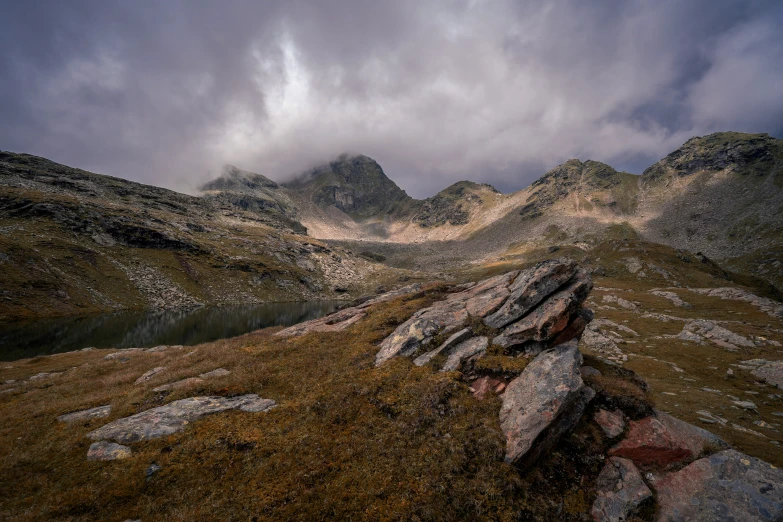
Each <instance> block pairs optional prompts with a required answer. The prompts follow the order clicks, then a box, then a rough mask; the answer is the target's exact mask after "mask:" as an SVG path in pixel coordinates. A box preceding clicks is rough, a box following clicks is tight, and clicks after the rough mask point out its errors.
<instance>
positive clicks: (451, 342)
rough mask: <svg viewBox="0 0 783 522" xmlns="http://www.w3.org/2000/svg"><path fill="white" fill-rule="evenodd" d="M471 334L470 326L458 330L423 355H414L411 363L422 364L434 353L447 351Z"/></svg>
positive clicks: (428, 360) (433, 355)
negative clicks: (414, 357)
mask: <svg viewBox="0 0 783 522" xmlns="http://www.w3.org/2000/svg"><path fill="white" fill-rule="evenodd" d="M471 335H473V332H471V330H470V328H463V329H462V330H460V331H459V332H456V333H454V334H452V335H451V337H449V338H448V339H446V340H445V341H444V342H443V344H441V345H440V346H439V347H437V348H435V349H434V350H431V351H429V352H427V353H425V354H424V355H420V356H418V357H416V359H414V360H413V364H415V365H416V366H424V365H425V364H427V363H428V362H430V361H431V360H432V359H433V357H435V356H436V355H438V354H441V353H444V352H448V351H449V350H450V349H451V348H453V347H454V346H456V345H457V344H459V343H461V342H462V341H464V340H465V339H469V338H470V336H471Z"/></svg>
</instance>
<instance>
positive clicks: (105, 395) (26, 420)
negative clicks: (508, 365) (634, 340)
mask: <svg viewBox="0 0 783 522" xmlns="http://www.w3.org/2000/svg"><path fill="white" fill-rule="evenodd" d="M441 291H442V288H441V287H435V288H430V290H429V291H428V292H425V293H423V294H419V295H417V296H413V297H412V298H403V299H398V300H396V301H394V302H391V303H386V304H384V305H383V306H380V307H375V308H374V309H372V310H371V312H370V314H369V317H368V318H367V319H366V320H364V321H362V322H360V323H359V324H357V325H354V326H353V327H351V329H350V330H349V331H348V332H341V333H332V334H310V335H307V336H304V337H301V338H295V339H290V340H281V339H277V338H273V337H270V330H266V331H259V332H256V333H253V334H249V335H245V336H242V337H238V338H235V339H230V340H225V341H220V342H216V343H210V344H206V345H202V346H200V347H198V349H197V350H198V351H197V353H196V354H194V355H191V356H189V357H183V355H182V354H183V351H167V352H158V353H140V354H135V355H130V356H129V360H128V361H127V362H126V363H124V364H123V363H122V362H120V361H119V360H112V361H105V360H103V355H104V354H105V353H106V352H105V351H94V352H77V353H73V354H67V355H61V356H56V357H46V358H43V357H41V358H36V359H30V360H27V361H19V362H17V363H14V364H11V365H9V366H6V367H4V368H3V369H2V370H0V378H2V379H9V378H16V379H19V378H26V377H29V376H30V375H33V374H35V373H37V372H40V371H51V370H65V372H64V373H62V374H59V375H58V376H55V377H52V378H51V379H50V380H41V381H33V382H32V383H30V384H22V385H21V386H20V387H19V389H18V390H17V391H15V392H11V393H8V394H5V395H4V399H3V401H2V403H0V415H2V416H3V418H4V419H6V422H4V423H3V425H2V427H0V443H1V444H2V445H3V447H5V448H7V451H5V452H3V454H2V457H0V459H1V460H0V470H1V471H2V472H1V473H0V489H2V491H3V492H4V494H3V495H2V496H1V497H0V517H2V518H9V519H14V520H75V519H78V520H106V519H107V518H111V519H117V520H123V519H126V518H141V519H142V520H159V519H168V520H239V519H241V520H247V519H250V520H272V519H274V520H320V519H335V520H347V519H352V520H448V519H468V520H520V519H521V520H553V519H558V520H587V519H588V518H586V517H588V515H587V512H588V510H589V506H590V505H591V504H592V501H593V499H594V492H593V490H592V485H593V483H594V481H595V478H596V476H597V474H598V472H599V471H600V469H601V468H602V466H603V460H602V458H601V457H600V456H599V455H600V454H601V452H603V451H605V450H606V448H607V446H608V441H606V440H605V439H604V438H603V435H602V434H601V431H600V429H599V428H598V427H597V425H595V424H594V423H593V422H592V421H590V419H591V418H592V409H591V410H589V411H588V412H587V414H586V415H585V417H584V419H585V421H584V422H583V423H582V424H581V425H580V426H579V427H578V429H577V430H575V432H574V433H573V434H572V435H571V436H569V437H568V438H567V439H565V440H564V441H563V442H562V443H561V444H560V445H559V446H558V447H557V449H556V450H555V452H554V453H553V454H552V455H551V456H550V457H548V458H547V459H546V460H545V461H543V462H541V463H540V464H539V465H538V466H536V467H535V468H534V469H533V470H532V471H531V472H529V473H525V474H522V475H521V476H520V475H519V474H518V473H517V472H516V471H515V470H514V469H513V468H512V467H511V466H509V465H507V464H505V463H504V462H503V459H502V457H503V448H504V440H503V437H502V434H501V431H500V428H499V425H498V410H499V407H500V401H499V399H497V398H490V399H487V400H485V401H482V402H479V401H477V400H475V399H474V398H473V397H472V396H471V394H470V393H469V391H468V387H467V385H466V384H465V383H464V382H462V381H461V380H460V378H459V374H458V373H440V372H436V371H433V370H432V368H430V367H423V368H416V367H414V366H413V365H412V364H411V361H410V360H409V359H398V360H394V361H391V362H390V363H389V364H387V365H385V366H384V367H382V368H380V369H375V368H373V360H374V355H375V353H376V351H377V347H376V344H377V343H378V342H379V341H380V340H381V339H382V338H383V337H384V336H386V335H387V334H388V333H390V332H391V330H392V329H393V328H394V327H395V326H396V325H397V324H399V323H400V322H401V321H403V320H405V319H406V318H407V317H408V316H409V315H410V314H411V313H412V312H413V311H414V310H416V309H418V308H420V307H421V306H424V305H426V304H428V303H430V302H432V301H433V300H434V299H437V298H438V296H439V295H440V292H441ZM593 364H596V365H599V366H600V363H598V362H593ZM155 366H166V367H167V368H168V371H167V372H164V373H161V374H158V375H157V376H156V377H155V378H153V379H152V380H151V381H149V383H148V384H146V385H143V386H134V385H133V382H134V380H135V379H136V378H137V377H138V376H140V375H141V374H142V373H143V372H145V371H146V370H148V369H150V368H152V367H155ZM218 366H222V367H225V368H227V369H229V370H231V371H232V373H231V375H229V376H227V377H223V378H220V379H216V380H212V381H207V382H206V383H205V384H202V385H198V386H196V387H191V388H190V389H183V390H178V391H176V392H173V393H172V394H171V395H166V394H155V393H153V392H151V391H150V390H151V388H152V387H154V386H156V385H159V384H161V383H163V382H169V381H173V380H175V379H178V378H183V377H189V376H193V375H196V374H198V373H200V372H203V371H208V370H212V369H214V368H216V367H218ZM602 368H603V369H604V371H605V372H606V373H605V377H604V378H603V379H601V380H599V381H595V382H592V383H591V384H592V385H593V386H594V387H596V388H597V389H599V390H603V392H602V393H601V394H599V397H598V399H596V401H595V403H594V404H593V405H592V406H591V408H595V407H596V406H597V405H598V404H599V403H601V402H602V401H604V402H606V401H607V400H608V401H613V400H614V399H612V397H613V396H614V395H613V394H615V395H616V394H620V395H623V396H627V397H629V398H631V403H632V404H637V403H638V404H642V403H644V402H645V400H646V399H645V396H644V393H643V392H642V391H641V390H639V389H638V388H636V387H635V385H633V384H632V383H631V382H630V381H627V380H626V378H623V377H620V376H619V375H615V374H614V373H613V370H612V369H611V368H608V367H602ZM87 382H89V383H91V384H90V385H85V383H87ZM11 386H12V385H6V386H4V387H3V388H4V389H8V388H9V387H11ZM241 393H259V394H260V395H261V396H263V397H268V398H273V399H275V400H276V401H278V403H279V406H278V407H277V408H276V409H274V410H271V411H269V412H267V413H262V414H245V413H240V412H227V413H223V414H218V415H214V416H212V417H207V418H204V419H201V420H199V421H197V422H195V423H193V424H192V425H191V426H189V427H188V428H187V429H186V431H185V432H184V433H180V434H175V435H172V436H169V437H166V438H163V439H158V440H153V441H149V442H145V443H141V444H136V445H134V455H133V456H132V458H130V459H128V460H123V461H115V462H110V463H105V462H104V463H100V462H88V461H86V460H85V453H86V451H87V448H88V446H89V442H90V441H89V440H88V439H86V438H85V434H86V433H88V432H89V431H90V430H91V429H94V428H96V427H98V426H100V425H102V424H103V423H104V422H106V421H108V420H112V419H115V418H119V417H121V416H125V415H129V414H132V413H135V412H138V411H142V410H145V409H148V408H151V407H154V406H157V405H159V404H163V403H166V402H169V401H171V400H174V399H179V398H183V397H187V396H193V395H204V394H218V395H234V394H241ZM639 401H641V403H639ZM107 403H111V404H112V405H113V411H112V414H111V416H110V417H109V418H108V419H103V420H99V421H92V422H89V423H86V424H83V425H70V426H68V425H64V424H61V423H58V422H57V421H56V420H55V417H56V416H57V415H59V414H62V413H64V412H68V411H73V410H78V409H82V408H87V407H92V406H98V405H102V404H107ZM626 403H627V401H626ZM629 414H631V415H634V411H629ZM152 462H156V463H157V464H159V465H161V466H162V467H163V469H162V470H161V471H159V472H158V473H157V474H155V475H154V476H153V477H152V478H151V479H149V480H145V469H146V468H147V467H148V466H149V465H150V464H151V463H152ZM651 516H652V514H651V513H647V514H646V515H645V516H644V517H643V518H642V519H641V520H651V518H650V517H651Z"/></svg>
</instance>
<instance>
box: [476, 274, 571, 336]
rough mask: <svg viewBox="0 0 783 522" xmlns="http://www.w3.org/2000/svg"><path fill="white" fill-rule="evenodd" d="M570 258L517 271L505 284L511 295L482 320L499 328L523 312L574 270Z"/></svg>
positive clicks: (530, 308) (540, 299)
mask: <svg viewBox="0 0 783 522" xmlns="http://www.w3.org/2000/svg"><path fill="white" fill-rule="evenodd" d="M576 268H577V265H576V262H574V261H573V260H571V259H562V260H560V259H558V260H551V261H544V262H542V263H539V264H538V265H536V266H535V267H533V268H530V269H528V270H525V271H523V272H522V273H520V274H519V276H518V277H517V279H516V280H515V281H514V283H513V284H512V285H511V286H510V287H509V291H510V292H511V295H509V297H508V299H506V301H505V303H503V306H501V307H500V309H499V310H498V311H497V312H495V313H494V314H492V315H490V316H488V317H486V318H485V319H484V324H486V325H487V326H491V327H492V328H502V327H504V326H507V325H508V324H510V323H513V322H514V321H516V320H517V319H519V318H520V317H522V316H524V315H525V314H527V313H528V312H529V311H530V310H532V309H533V307H534V306H536V305H537V304H538V303H540V302H541V301H543V300H544V298H546V297H547V296H548V295H549V294H551V293H552V292H554V291H555V290H557V289H558V288H560V287H561V286H562V285H563V284H565V283H566V282H567V281H568V280H569V279H571V277H573V275H574V274H575V273H576Z"/></svg>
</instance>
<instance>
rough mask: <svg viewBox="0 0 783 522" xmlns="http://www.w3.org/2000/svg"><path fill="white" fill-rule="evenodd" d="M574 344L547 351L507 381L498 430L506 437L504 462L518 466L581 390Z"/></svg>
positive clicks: (570, 343)
mask: <svg viewBox="0 0 783 522" xmlns="http://www.w3.org/2000/svg"><path fill="white" fill-rule="evenodd" d="M581 365H582V354H581V353H580V352H579V350H578V349H577V345H576V342H573V341H572V342H569V343H566V344H563V345H560V346H557V347H555V348H554V349H551V350H547V351H545V352H543V353H541V354H540V355H539V356H538V357H536V358H535V359H534V360H533V361H532V362H531V363H530V364H529V365H527V367H526V368H525V370H524V371H523V372H522V374H521V375H520V376H519V377H517V378H516V379H514V380H513V381H511V382H510V383H509V384H508V387H507V388H506V391H505V393H504V394H503V406H502V407H501V409H500V426H501V429H502V430H503V433H504V434H505V436H506V461H507V462H512V463H516V462H519V461H520V460H521V459H522V458H523V457H525V455H526V454H527V453H528V452H529V451H530V449H531V448H532V447H533V444H534V443H535V442H536V440H537V439H538V437H539V435H541V434H542V432H544V431H545V430H546V429H547V428H548V427H549V426H550V425H552V424H553V423H554V421H555V420H556V419H557V418H558V417H559V416H560V415H561V414H563V413H564V412H565V411H566V410H568V407H569V406H570V405H571V403H572V402H573V401H574V400H575V399H577V398H578V397H580V392H581V390H582V388H583V387H584V383H583V382H582V377H581V375H580V373H579V367H580V366H581Z"/></svg>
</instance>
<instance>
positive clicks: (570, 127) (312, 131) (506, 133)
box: [0, 0, 783, 197]
mask: <svg viewBox="0 0 783 522" xmlns="http://www.w3.org/2000/svg"><path fill="white" fill-rule="evenodd" d="M781 26H783V4H781V3H780V2H779V1H777V0H773V1H752V0H751V1H748V0H736V1H720V0H702V1H699V0H692V1H687V2H683V1H681V0H675V1H670V0H660V1H620V0H618V1H600V2H599V1H596V2H584V1H579V0H571V1H553V2H548V1H540V2H503V1H492V2H489V1H443V2H431V1H421V0H417V1H406V0H395V1H389V2H381V1H377V2H366V1H351V0H346V1H329V2H320V1H318V2H316V1H313V2H300V1H296V0H289V1H285V2H274V1H267V2H250V1H247V2H245V1H238V0H237V1H226V2H214V1H198V0H187V1H186V0H180V1H176V0H168V1H166V2H157V1H155V2H153V1H150V0H138V1H134V2H122V1H94V0H71V1H69V2H60V1H50V2H43V1H34V0H27V1H26V2H6V3H5V5H4V7H3V12H2V17H1V18H0V70H1V71H2V77H0V114H2V118H0V149H4V150H13V151H18V152H28V153H32V154H37V155H41V156H45V157H49V158H51V159H53V160H55V161H59V162H61V163H65V164H68V165H72V166H76V167H81V168H84V169H87V170H92V171H95V172H100V173H105V174H111V175H115V176H120V177H124V178H127V179H132V180H136V181H141V182H144V183H151V184H155V185H161V186H166V187H170V188H175V189H178V190H183V191H191V192H192V191H193V190H195V188H196V187H197V186H198V185H199V184H200V183H202V182H204V181H206V180H207V179H209V178H210V177H215V176H216V175H217V174H218V173H219V172H220V166H221V165H222V164H223V163H232V164H235V165H237V166H239V167H241V168H243V169H245V170H250V171H254V172H259V173H262V174H264V175H267V176H269V177H271V178H272V179H276V180H285V179H288V178H290V177H291V176H293V175H295V174H297V173H299V172H302V171H303V170H305V169H307V168H309V167H312V166H314V165H316V164H318V163H321V162H324V161H328V160H329V159H331V158H334V157H336V156H337V155H338V154H340V153H342V152H349V153H362V154H366V155H368V156H371V157H373V158H375V159H376V160H377V161H378V162H379V163H380V164H381V165H382V166H383V167H384V170H385V171H386V172H387V174H388V175H389V176H390V177H391V178H392V179H394V180H395V181H396V182H397V183H398V184H399V185H400V186H401V187H402V188H404V189H405V190H407V191H408V193H409V194H411V195H413V196H416V197H426V196H429V195H432V194H433V193H434V192H436V191H438V190H440V189H442V188H444V187H445V186H446V185H448V184H450V183H453V182H455V181H458V180H461V179H471V180H475V181H483V182H488V183H492V184H494V185H496V186H497V187H498V188H500V189H502V190H504V191H509V190H516V189H520V188H523V187H524V186H526V185H528V184H529V183H530V182H531V181H533V180H534V179H536V178H537V177H539V176H540V175H541V174H542V173H543V172H544V171H546V170H548V169H549V168H551V167H553V166H555V165H557V164H559V163H562V162H563V161H565V160H567V159H569V158H572V157H577V158H580V159H596V160H600V161H605V162H607V163H609V164H611V165H613V166H615V167H617V168H622V169H626V170H629V171H631V172H640V171H641V169H643V168H644V167H646V166H648V165H649V164H651V163H652V162H654V161H656V160H657V159H659V158H660V157H662V156H663V155H665V154H666V153H668V152H670V151H671V150H673V149H675V148H676V147H677V146H679V145H680V144H682V143H683V142H684V141H686V140H687V139H688V138H690V137H691V136H695V135H704V134H707V133H710V132H714V131H719V130H738V131H745V132H768V133H770V134H773V135H777V136H779V135H780V134H781V133H783V67H782V66H781V64H783V36H781V34H783V33H781V31H780V27H781Z"/></svg>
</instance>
